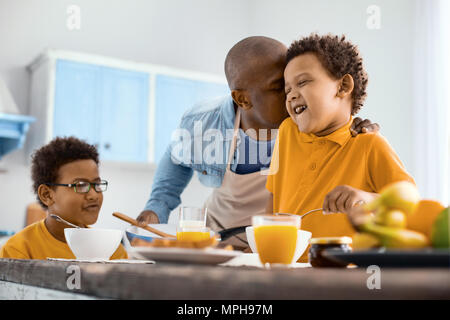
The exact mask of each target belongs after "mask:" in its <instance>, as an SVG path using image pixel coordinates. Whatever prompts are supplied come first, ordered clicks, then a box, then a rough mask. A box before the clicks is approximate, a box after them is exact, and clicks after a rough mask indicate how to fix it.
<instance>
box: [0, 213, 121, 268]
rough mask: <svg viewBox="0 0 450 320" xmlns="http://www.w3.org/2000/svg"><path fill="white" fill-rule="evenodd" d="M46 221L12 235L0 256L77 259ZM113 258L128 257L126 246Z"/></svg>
mask: <svg viewBox="0 0 450 320" xmlns="http://www.w3.org/2000/svg"><path fill="white" fill-rule="evenodd" d="M44 221H45V219H44V220H41V221H38V222H36V223H33V224H31V225H29V226H27V227H26V228H25V229H23V230H22V231H20V232H18V233H17V234H15V235H14V236H12V237H11V238H10V239H9V240H8V241H7V242H6V243H5V244H4V246H3V247H2V248H1V250H0V258H11V259H37V260H46V259H47V258H59V259H75V256H74V254H73V253H72V250H70V248H69V245H68V244H67V243H65V242H62V241H59V240H58V239H56V238H55V237H53V236H52V235H51V234H50V232H49V231H48V229H47V227H46V226H45V223H44ZM111 259H128V254H127V252H126V251H125V248H124V247H123V246H122V245H120V246H119V248H117V250H116V252H114V254H113V255H112V256H111Z"/></svg>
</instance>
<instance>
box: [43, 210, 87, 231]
mask: <svg viewBox="0 0 450 320" xmlns="http://www.w3.org/2000/svg"><path fill="white" fill-rule="evenodd" d="M49 216H50V217H52V218H53V219H55V220H57V221H59V222H62V223H65V224H67V225H69V226H71V227H74V228H77V229H81V227H79V226H77V225H75V224H73V223H70V222H68V221H66V220H64V219H63V218H61V217H60V216H57V215H56V214H53V213H50V214H49Z"/></svg>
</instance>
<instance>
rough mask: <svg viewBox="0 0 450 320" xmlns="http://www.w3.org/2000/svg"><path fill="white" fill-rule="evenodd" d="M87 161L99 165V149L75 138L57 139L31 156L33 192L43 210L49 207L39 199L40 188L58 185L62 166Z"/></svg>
mask: <svg viewBox="0 0 450 320" xmlns="http://www.w3.org/2000/svg"><path fill="white" fill-rule="evenodd" d="M87 159H92V160H94V161H95V163H96V164H97V165H98V163H99V154H98V151H97V148H96V147H95V146H93V145H90V144H88V143H86V142H84V141H82V140H80V139H78V138H75V137H64V138H60V137H57V138H55V139H53V140H52V141H50V142H49V143H48V144H47V145H45V146H43V147H41V148H40V149H38V150H36V151H35V152H34V153H33V155H32V156H31V179H32V182H33V191H34V193H35V194H36V197H37V200H38V201H39V203H40V204H41V206H42V207H43V208H45V209H46V208H47V206H46V205H45V204H44V203H43V202H42V201H41V199H40V198H39V195H38V188H39V186H40V185H41V184H46V183H57V181H58V170H59V168H60V167H61V166H63V165H65V164H67V163H70V162H73V161H77V160H87Z"/></svg>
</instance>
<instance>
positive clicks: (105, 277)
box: [0, 259, 450, 300]
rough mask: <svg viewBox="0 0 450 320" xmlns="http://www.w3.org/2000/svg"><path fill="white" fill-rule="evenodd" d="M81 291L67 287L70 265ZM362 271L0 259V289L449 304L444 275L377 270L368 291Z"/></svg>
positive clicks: (447, 273) (449, 277)
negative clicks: (374, 285)
mask: <svg viewBox="0 0 450 320" xmlns="http://www.w3.org/2000/svg"><path fill="white" fill-rule="evenodd" d="M71 266H76V267H75V268H78V270H79V275H80V282H79V284H80V286H79V289H77V288H75V289H69V288H68V285H67V283H68V280H70V279H69V277H71V276H73V273H72V271H73V267H71ZM371 276H372V273H370V272H368V271H367V270H366V269H364V268H346V269H319V268H311V267H309V268H307V267H302V268H290V269H273V270H268V269H263V268H259V267H254V266H242V265H241V266H233V265H230V266H223V265H218V266H216V265H194V264H174V263H162V262H161V263H160V262H157V263H155V264H105V263H81V262H65V261H43V260H12V259H0V283H3V285H5V284H10V285H16V284H20V285H24V286H27V287H29V286H31V287H33V288H34V287H36V288H47V289H52V290H57V291H58V292H65V293H71V294H80V295H84V296H89V297H93V298H100V299H103V298H106V299H153V300H155V299H156V300H158V299H170V300H178V299H180V300H187V299H188V300H196V299H201V300H240V299H250V300H278V299H288V300H289V299H296V300H297V299H449V298H450V270H449V269H439V268H432V269H388V268H383V269H381V273H380V282H379V284H380V288H379V289H377V288H375V289H369V288H368V282H370V279H369V278H370V277H371Z"/></svg>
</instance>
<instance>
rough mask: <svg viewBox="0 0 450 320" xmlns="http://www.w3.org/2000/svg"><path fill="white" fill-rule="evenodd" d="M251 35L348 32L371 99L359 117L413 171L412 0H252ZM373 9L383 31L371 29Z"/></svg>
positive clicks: (291, 38)
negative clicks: (376, 128)
mask: <svg viewBox="0 0 450 320" xmlns="http://www.w3.org/2000/svg"><path fill="white" fill-rule="evenodd" d="M253 2H254V7H256V6H258V11H257V13H258V14H255V15H254V16H252V18H253V19H252V22H251V30H252V33H257V34H264V35H268V36H270V37H273V38H276V39H279V40H280V41H282V42H284V43H286V44H290V43H291V42H292V41H294V40H297V39H299V38H300V37H301V36H306V35H309V34H310V33H311V32H318V33H320V34H325V33H333V34H338V35H340V34H345V35H346V36H347V39H348V40H350V41H351V42H352V43H355V44H357V45H358V47H359V49H360V51H361V54H362V57H363V59H364V64H365V67H366V70H367V72H368V74H369V84H368V90H367V93H368V95H367V100H366V102H365V105H364V107H363V108H362V109H361V111H360V113H359V116H360V117H363V118H369V119H371V120H372V121H373V122H378V123H379V124H380V125H381V132H382V134H383V135H384V136H386V137H387V139H388V140H389V142H390V143H391V145H392V146H393V147H394V149H395V150H396V151H397V153H398V154H399V156H400V158H401V159H402V161H403V163H404V164H405V166H406V167H407V169H408V170H412V155H413V152H412V151H413V141H412V139H411V136H412V132H413V127H412V122H413V121H412V115H411V106H412V88H413V77H412V75H413V62H412V61H413V60H412V55H413V39H414V35H413V25H414V4H415V1H412V0H395V1H389V0H340V1H332V0H315V1H299V0H283V1H278V2H276V3H277V5H275V4H274V3H275V2H274V1H270V0H253ZM370 5H377V6H378V7H379V8H380V10H381V11H380V12H381V16H380V17H381V20H380V21H381V28H380V29H372V30H371V29H369V28H367V25H366V23H367V19H368V17H369V14H368V13H367V12H366V11H367V8H368V7H369V6H370Z"/></svg>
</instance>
